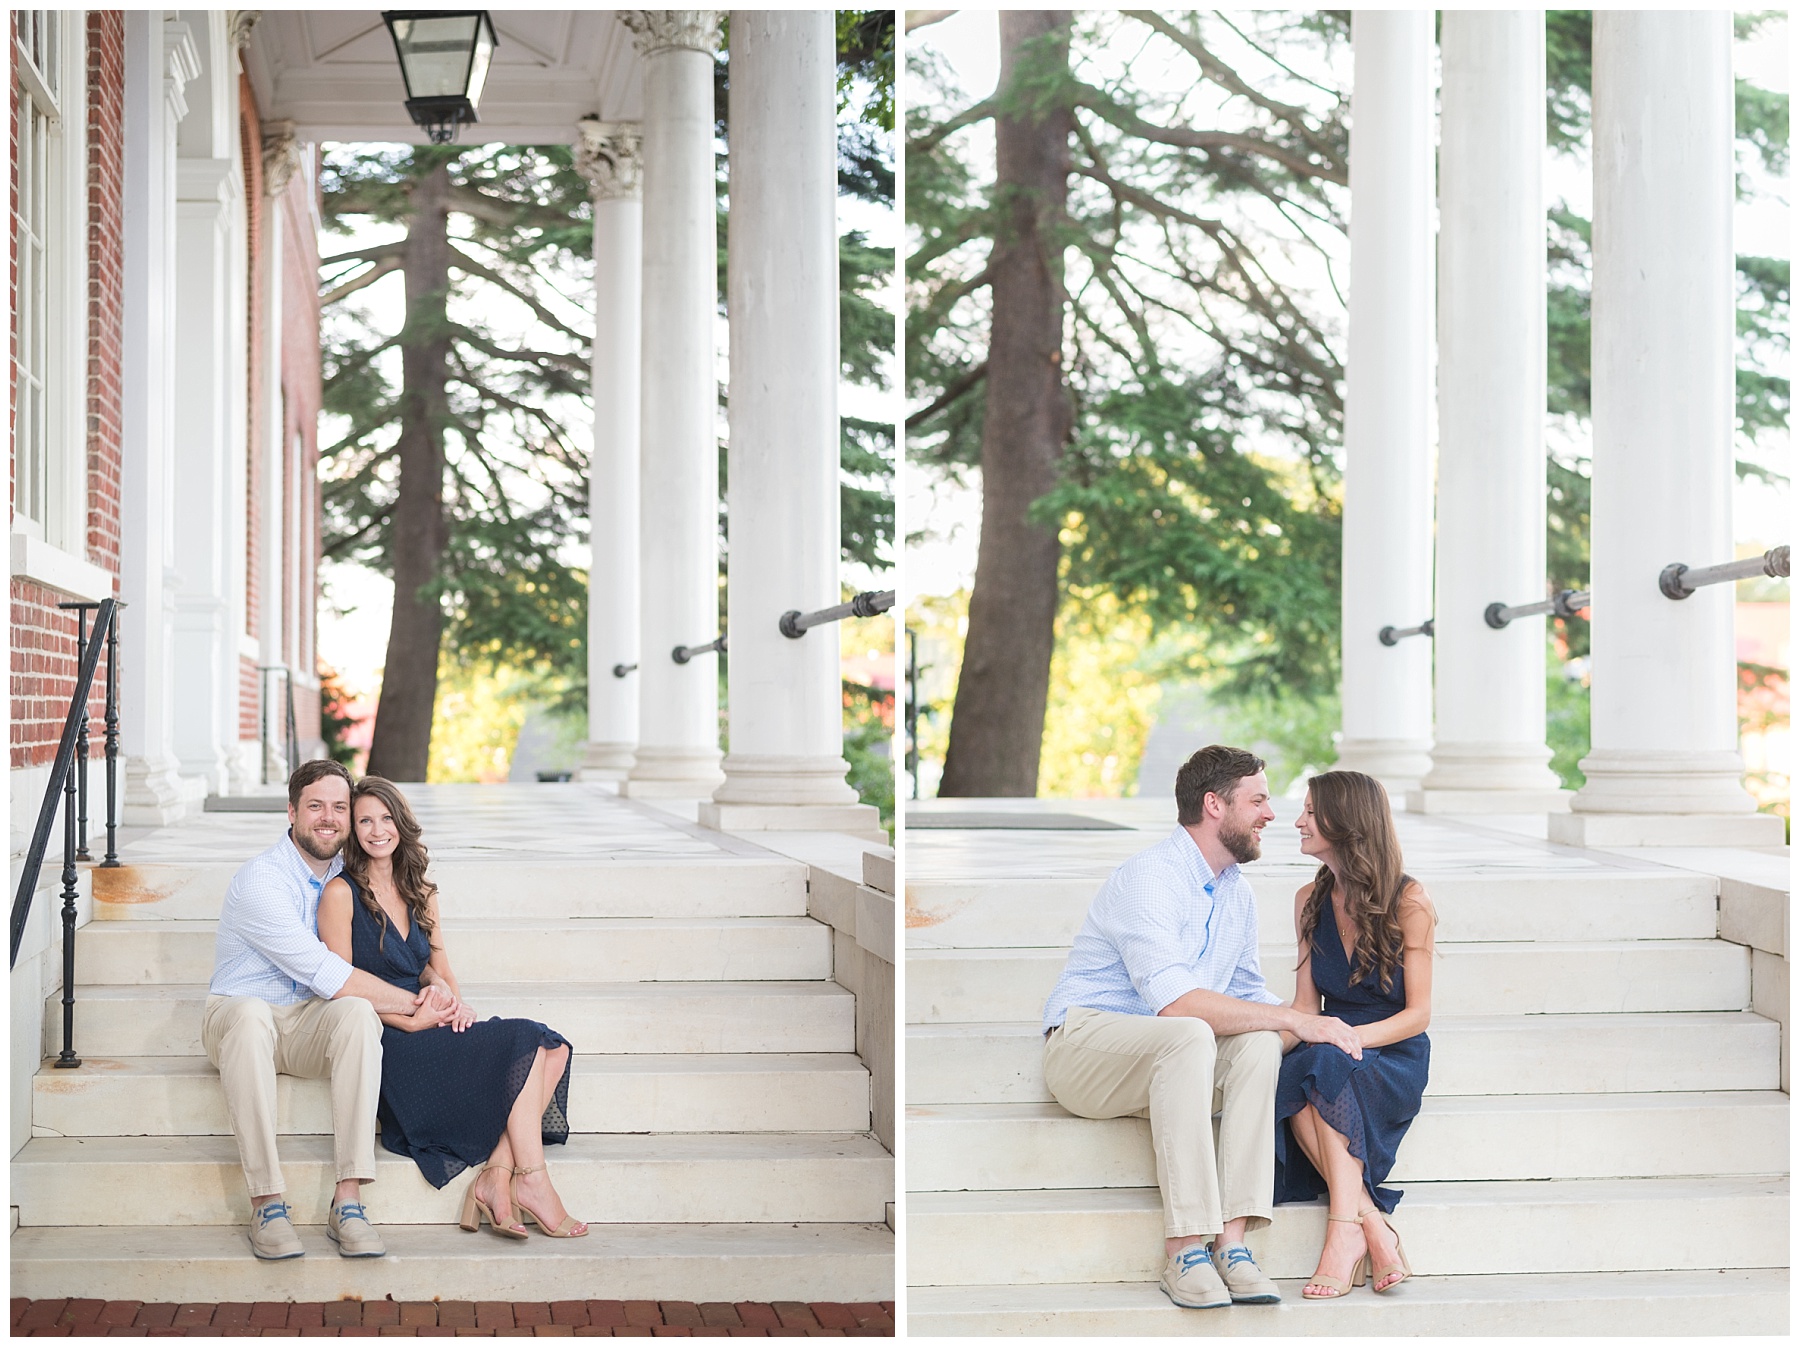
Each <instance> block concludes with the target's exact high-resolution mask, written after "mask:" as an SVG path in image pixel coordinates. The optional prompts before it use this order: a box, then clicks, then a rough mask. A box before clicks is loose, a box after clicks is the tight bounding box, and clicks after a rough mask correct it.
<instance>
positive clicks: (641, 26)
mask: <svg viewBox="0 0 1800 1347" xmlns="http://www.w3.org/2000/svg"><path fill="white" fill-rule="evenodd" d="M723 17H724V11H723V10H717V9H622V10H620V11H619V22H620V23H622V24H624V25H625V26H626V27H627V28H629V29H630V30H631V31H632V33H633V34H634V35H635V41H636V46H637V49H638V55H640V56H654V55H656V54H657V53H658V52H662V51H702V52H705V53H706V54H707V55H708V56H711V55H712V54H713V53H714V52H716V51H717V50H718V49H719V20H720V19H721V18H723Z"/></svg>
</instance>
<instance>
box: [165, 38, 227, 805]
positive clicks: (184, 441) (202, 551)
mask: <svg viewBox="0 0 1800 1347" xmlns="http://www.w3.org/2000/svg"><path fill="white" fill-rule="evenodd" d="M193 37H194V39H195V44H196V47H197V48H198V50H199V52H200V54H201V58H202V59H201V71H200V75H199V78H197V79H196V80H195V81H194V82H193V84H192V85H191V86H190V87H189V88H188V90H187V99H188V103H189V108H190V110H189V113H188V115H187V116H186V117H185V118H183V120H182V124H181V130H180V135H179V143H180V157H179V158H178V159H177V161H176V166H175V188H176V206H175V343H174V348H173V357H174V360H173V366H174V367H173V370H172V371H171V373H172V375H173V379H174V398H173V411H174V431H175V438H174V441H173V445H172V448H171V454H170V456H171V459H172V461H173V466H174V485H175V496H174V501H175V512H176V517H177V519H178V521H179V524H178V527H176V528H174V529H173V530H172V531H171V535H170V536H171V541H172V543H173V557H174V567H173V570H172V572H171V576H170V592H169V605H170V650H169V672H170V689H171V694H172V697H173V706H172V708H171V709H172V715H173V738H174V747H175V754H176V758H177V760H178V761H179V762H180V764H181V771H182V773H183V775H186V776H192V777H198V778H199V779H200V780H202V781H203V782H204V783H205V785H206V789H207V790H208V791H209V792H213V793H222V792H224V791H225V790H226V788H227V786H228V782H229V775H230V764H231V759H232V757H233V755H234V752H235V747H236V740H237V733H236V724H235V722H236V719H237V716H236V712H237V698H238V688H237V641H236V632H235V630H234V629H233V624H232V620H231V618H232V613H231V589H232V570H233V565H232V562H233V560H234V559H235V557H236V556H237V555H238V552H237V550H235V549H233V548H232V547H231V542H232V534H233V530H234V526H236V525H237V524H238V518H237V516H236V514H235V512H234V511H233V510H232V509H231V508H230V507H231V503H232V495H231V481H232V468H233V465H234V462H235V460H236V459H237V457H238V453H239V444H240V442H239V441H235V440H234V439H233V437H232V434H231V430H232V426H231V403H232V389H233V387H234V385H236V384H239V383H241V382H242V380H243V378H244V366H243V360H242V354H243V353H242V350H241V348H240V346H239V345H238V343H237V342H236V341H234V338H235V337H236V336H237V335H238V333H237V331H236V330H235V329H234V327H233V325H232V317H233V310H232V304H231V299H232V283H233V281H234V279H235V277H236V275H237V272H238V270H239V266H240V263H241V259H239V258H238V257H235V256H233V255H232V253H231V247H230V244H231V219H232V210H233V208H234V206H235V205H236V204H237V202H238V200H239V198H240V197H241V195H242V186H243V184H242V176H243V174H242V170H241V169H240V167H239V164H238V160H237V159H236V157H235V156H233V155H232V153H231V149H232V141H233V135H232V130H233V123H234V121H235V118H234V117H232V115H231V111H232V106H233V104H234V102H235V95H236V92H237V69H236V61H235V58H234V56H233V54H232V51H231V47H230V44H229V32H228V26H227V24H226V22H225V16H224V15H223V14H222V13H218V12H213V13H210V14H209V13H204V12H202V13H200V14H197V15H196V16H195V22H194V25H193ZM227 725H228V726H229V733H227V732H226V727H227Z"/></svg>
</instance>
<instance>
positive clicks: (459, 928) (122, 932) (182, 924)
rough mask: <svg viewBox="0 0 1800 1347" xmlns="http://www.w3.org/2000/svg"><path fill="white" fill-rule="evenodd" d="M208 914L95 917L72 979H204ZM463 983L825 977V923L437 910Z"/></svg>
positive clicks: (80, 944)
mask: <svg viewBox="0 0 1800 1347" xmlns="http://www.w3.org/2000/svg"><path fill="white" fill-rule="evenodd" d="M217 931H218V923H217V922H215V921H163V922H147V921H144V922H117V921H97V922H93V923H91V924H90V925H88V926H86V927H84V928H82V930H81V931H80V932H79V933H78V934H77V935H76V937H75V958H76V969H77V972H76V976H77V979H78V981H79V982H83V983H99V984H115V985H122V984H130V983H144V982H155V983H170V982H172V983H183V982H190V983H191V982H206V981H208V980H209V979H211V977H212V971H213V947H214V942H215V939H216V937H217ZM440 939H441V941H442V943H443V945H444V947H445V949H447V950H448V951H449V954H450V960H451V966H452V967H453V968H454V969H455V970H456V975H457V978H458V979H459V980H460V981H462V982H501V981H506V982H703V981H708V980H711V979H719V980H722V981H726V980H729V981H743V982H749V981H758V982H761V981H769V982H785V981H806V980H810V979H815V978H828V977H830V976H831V928H830V927H828V926H826V925H824V924H823V923H822V922H817V921H813V920H812V919H811V918H809V917H748V918H745V917H658V918H650V917H608V918H595V919H584V920H573V921H571V920H552V919H546V918H537V919H531V918H506V919H498V918H496V919H489V920H466V919H465V920H454V919H451V918H448V917H447V918H445V920H444V930H443V933H442V936H441V937H440Z"/></svg>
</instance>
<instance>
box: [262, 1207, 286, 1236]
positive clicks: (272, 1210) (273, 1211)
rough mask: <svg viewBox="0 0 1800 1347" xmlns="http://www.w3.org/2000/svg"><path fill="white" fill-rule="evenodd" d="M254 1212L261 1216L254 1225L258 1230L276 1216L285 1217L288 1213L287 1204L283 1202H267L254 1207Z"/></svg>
mask: <svg viewBox="0 0 1800 1347" xmlns="http://www.w3.org/2000/svg"><path fill="white" fill-rule="evenodd" d="M256 1214H257V1215H258V1216H259V1217H260V1218H261V1220H260V1221H258V1223H257V1227H256V1228H257V1229H258V1230H260V1229H262V1227H263V1226H265V1225H267V1224H268V1223H269V1222H270V1221H272V1220H274V1219H275V1218H276V1217H277V1216H279V1217H282V1218H284V1219H285V1218H286V1217H287V1214H288V1204H287V1203H285V1202H267V1203H264V1204H263V1205H262V1206H260V1207H258V1208H257V1209H256Z"/></svg>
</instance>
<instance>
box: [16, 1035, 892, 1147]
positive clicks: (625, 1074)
mask: <svg viewBox="0 0 1800 1347" xmlns="http://www.w3.org/2000/svg"><path fill="white" fill-rule="evenodd" d="M32 1089H33V1094H32V1131H33V1134H34V1135H37V1136H193V1135H213V1136H223V1135H228V1134H229V1133H230V1131H231V1122H230V1118H229V1116H228V1115H227V1112H226V1108H225V1096H224V1094H223V1093H221V1091H220V1089H219V1073H218V1072H217V1071H215V1070H214V1069H213V1067H212V1064H211V1063H210V1062H208V1061H207V1060H206V1059H205V1058H204V1057H127V1058H107V1057H92V1056H90V1057H88V1058H86V1059H84V1061H83V1063H82V1065H81V1066H80V1067H79V1068H77V1069H75V1070H72V1071H62V1070H57V1069H56V1068H55V1067H52V1066H50V1065H49V1064H48V1063H46V1064H45V1065H44V1066H43V1068H42V1069H40V1070H39V1072H38V1074H37V1076H36V1078H35V1079H34V1080H33V1081H32ZM275 1094H276V1099H277V1106H276V1107H277V1112H276V1126H277V1128H279V1130H280V1131H281V1132H283V1133H324V1132H329V1131H330V1130H331V1096H330V1086H329V1083H328V1082H326V1081H323V1080H300V1079H298V1078H297V1077H294V1076H277V1077H276V1078H275ZM569 1116H570V1119H571V1121H572V1125H573V1126H574V1127H575V1129H576V1130H577V1131H578V1132H862V1131H867V1130H868V1127H869V1072H868V1068H867V1067H865V1066H864V1065H863V1064H862V1063H861V1062H860V1061H858V1060H857V1059H856V1058H855V1057H854V1056H853V1055H851V1054H850V1053H847V1052H846V1053H760V1054H758V1053H739V1054H727V1055H719V1056H706V1055H668V1056H657V1055H651V1054H620V1055H617V1056H594V1055H590V1054H586V1053H577V1054H576V1056H575V1058H574V1066H573V1069H572V1072H571V1075H570V1078H569Z"/></svg>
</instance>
